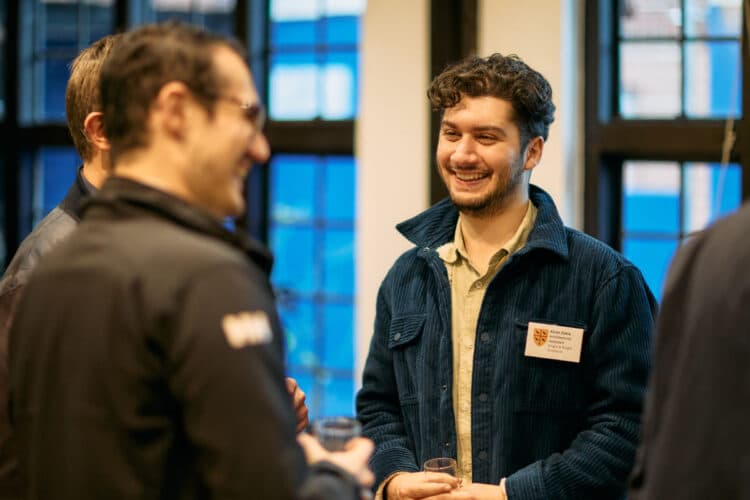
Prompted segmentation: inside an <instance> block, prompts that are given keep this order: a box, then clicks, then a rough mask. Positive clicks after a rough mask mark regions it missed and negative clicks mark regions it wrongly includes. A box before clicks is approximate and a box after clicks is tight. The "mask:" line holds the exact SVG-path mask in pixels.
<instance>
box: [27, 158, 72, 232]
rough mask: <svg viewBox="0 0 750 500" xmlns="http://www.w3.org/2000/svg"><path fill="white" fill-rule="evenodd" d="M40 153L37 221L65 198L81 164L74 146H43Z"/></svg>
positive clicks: (36, 205)
mask: <svg viewBox="0 0 750 500" xmlns="http://www.w3.org/2000/svg"><path fill="white" fill-rule="evenodd" d="M38 154H39V156H38V157H37V161H38V164H37V165H38V166H37V179H38V180H37V187H38V189H37V190H36V193H35V198H36V200H35V201H34V206H35V207H37V213H36V214H35V219H36V221H37V222H38V221H39V220H41V218H42V217H44V216H45V215H47V214H48V213H49V212H50V210H52V209H53V208H55V207H56V206H57V204H58V203H60V202H61V201H62V200H63V198H65V194H66V193H67V192H68V189H69V188H70V185H71V184H72V183H73V181H74V180H75V177H76V172H77V171H78V166H79V165H80V164H81V160H80V158H79V157H78V153H76V150H75V149H73V148H60V147H43V148H41V149H40V150H39V153H38Z"/></svg>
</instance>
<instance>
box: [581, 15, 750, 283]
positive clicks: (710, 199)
mask: <svg viewBox="0 0 750 500" xmlns="http://www.w3.org/2000/svg"><path fill="white" fill-rule="evenodd" d="M742 4H743V2H742V1H741V0H721V1H720V0H618V1H617V2H605V1H599V0H597V1H593V2H588V3H587V32H586V37H587V43H586V60H587V75H588V76H587V88H589V89H594V90H593V91H592V92H588V93H587V102H586V107H587V110H586V131H587V132H586V137H587V143H586V208H585V229H586V231H587V232H590V233H592V234H594V235H596V236H598V237H599V238H601V239H603V240H604V241H606V242H607V243H609V244H610V245H612V246H614V247H615V248H617V249H620V250H621V251H622V252H623V253H624V254H625V256H626V257H628V258H629V259H630V260H631V261H633V262H634V263H635V264H636V265H637V266H638V267H639V268H640V269H641V271H642V272H643V274H644V276H645V277H646V280H647V282H648V284H649V286H650V287H651V289H652V291H653V292H654V293H655V294H656V295H657V297H660V296H661V292H662V287H663V284H664V278H665V275H666V271H667V268H668V265H669V262H670V261H671V258H672V256H673V255H674V252H675V251H676V250H677V248H678V247H679V245H680V244H682V243H683V242H684V241H686V239H688V238H689V237H690V235H692V234H694V233H695V232H697V231H700V230H703V229H704V228H706V227H708V226H709V225H710V224H712V223H713V222H714V221H715V220H716V219H717V218H719V217H721V216H723V215H726V214H728V213H730V212H731V211H733V210H735V209H736V208H737V207H738V206H739V204H740V203H741V200H742V198H743V195H744V196H746V195H747V193H748V189H747V187H746V186H747V183H748V179H747V177H748V175H749V174H748V172H747V170H746V168H747V167H748V164H749V162H750V160H749V159H748V158H749V157H750V151H748V147H749V146H748V144H747V143H748V141H747V139H742V138H741V137H740V136H741V135H742V134H741V133H739V131H741V130H746V129H747V126H748V122H747V120H745V119H743V117H744V116H746V115H747V113H743V106H744V109H747V102H746V101H747V96H748V78H747V71H748V70H747V68H746V67H745V66H743V64H742V61H743V58H742V55H743V53H745V54H746V53H747V48H746V47H744V48H743V43H742V35H743V33H745V34H746V28H744V29H743V11H742ZM743 51H744V52H743ZM745 57H747V56H745ZM735 132H737V137H738V140H737V142H736V143H734V144H733V143H732V139H733V137H734V134H735ZM743 186H745V187H744V188H743Z"/></svg>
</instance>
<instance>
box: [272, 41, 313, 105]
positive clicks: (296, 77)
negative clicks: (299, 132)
mask: <svg viewBox="0 0 750 500" xmlns="http://www.w3.org/2000/svg"><path fill="white" fill-rule="evenodd" d="M269 75H270V76H269V87H270V91H269V115H270V117H271V119H274V120H311V119H313V118H315V117H316V116H318V109H319V105H318V103H319V101H320V88H319V83H320V82H319V80H320V78H319V71H318V65H317V64H316V60H315V54H313V53H304V54H277V55H274V56H272V57H271V70H270V71H269Z"/></svg>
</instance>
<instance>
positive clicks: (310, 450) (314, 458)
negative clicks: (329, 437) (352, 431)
mask: <svg viewBox="0 0 750 500" xmlns="http://www.w3.org/2000/svg"><path fill="white" fill-rule="evenodd" d="M297 442H298V443H299V445H300V446H301V447H302V449H303V450H304V451H305V457H306V458H307V463H309V464H313V463H315V462H319V461H321V460H325V461H327V462H331V463H333V464H335V465H337V466H339V467H341V468H342V469H344V470H345V471H347V472H348V473H349V474H351V475H352V476H354V477H355V478H356V479H357V481H358V482H359V484H360V486H362V487H363V488H370V487H371V486H372V484H373V483H374V482H375V476H374V475H373V473H372V471H371V470H370V467H369V465H368V464H369V461H370V455H372V452H373V451H374V450H375V445H374V444H373V443H372V441H371V440H369V439H367V438H363V437H356V438H354V439H351V440H350V441H349V442H348V443H346V450H344V451H328V450H326V449H325V448H323V447H322V446H321V445H320V443H319V442H318V440H317V439H315V438H314V437H313V436H311V435H310V434H307V433H306V432H303V433H301V434H298V435H297Z"/></svg>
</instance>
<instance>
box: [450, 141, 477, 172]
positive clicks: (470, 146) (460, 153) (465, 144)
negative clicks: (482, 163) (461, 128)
mask: <svg viewBox="0 0 750 500" xmlns="http://www.w3.org/2000/svg"><path fill="white" fill-rule="evenodd" d="M477 158H478V157H477V151H476V148H475V144H474V141H473V140H472V138H471V137H466V136H464V137H461V140H459V141H458V142H457V143H456V149H455V150H454V151H453V154H452V155H451V161H452V162H453V163H454V164H455V165H459V166H460V165H462V164H473V163H475V162H476V161H477Z"/></svg>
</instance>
